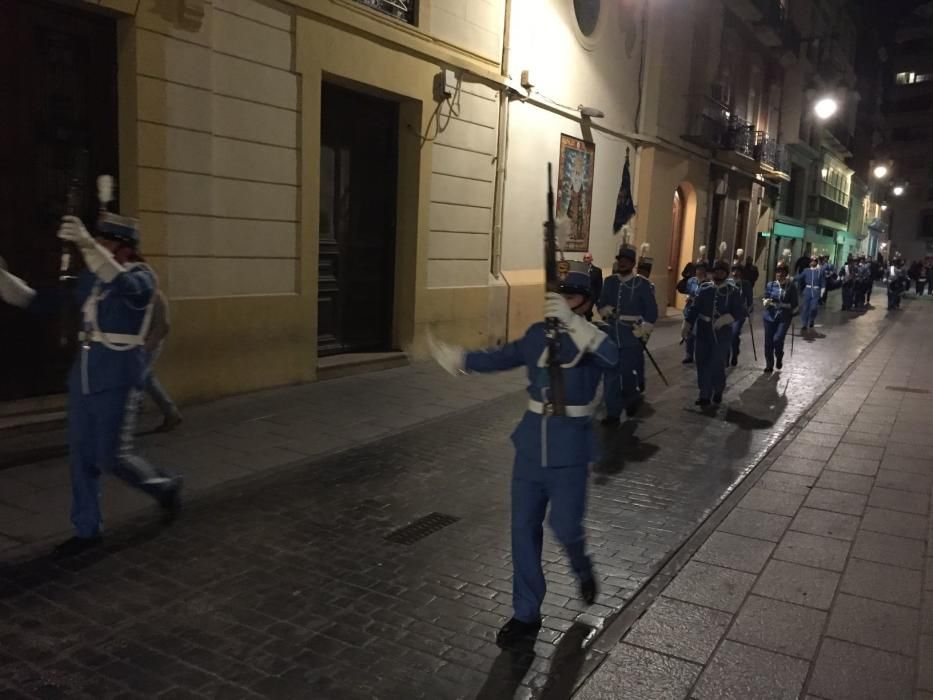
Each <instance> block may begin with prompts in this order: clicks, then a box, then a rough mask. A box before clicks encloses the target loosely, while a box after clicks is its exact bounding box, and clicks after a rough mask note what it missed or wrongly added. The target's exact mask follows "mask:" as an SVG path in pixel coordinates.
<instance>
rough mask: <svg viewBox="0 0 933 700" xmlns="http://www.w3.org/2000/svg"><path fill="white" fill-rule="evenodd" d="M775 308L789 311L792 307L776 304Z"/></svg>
mask: <svg viewBox="0 0 933 700" xmlns="http://www.w3.org/2000/svg"><path fill="white" fill-rule="evenodd" d="M775 306H776V307H778V308H779V309H789V308H791V305H790V304H775Z"/></svg>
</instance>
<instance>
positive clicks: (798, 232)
mask: <svg viewBox="0 0 933 700" xmlns="http://www.w3.org/2000/svg"><path fill="white" fill-rule="evenodd" d="M803 233H804V228H803V226H795V225H794V224H785V223H784V222H783V221H775V222H774V235H775V236H778V237H780V238H803Z"/></svg>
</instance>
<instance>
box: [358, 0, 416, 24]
mask: <svg viewBox="0 0 933 700" xmlns="http://www.w3.org/2000/svg"><path fill="white" fill-rule="evenodd" d="M355 2H358V3H359V4H361V5H366V7H371V8H372V9H374V10H376V11H377V12H381V13H383V14H385V15H389V16H390V17H394V18H395V19H399V20H401V21H403V22H407V23H408V24H417V23H418V16H417V7H416V5H417V0H355Z"/></svg>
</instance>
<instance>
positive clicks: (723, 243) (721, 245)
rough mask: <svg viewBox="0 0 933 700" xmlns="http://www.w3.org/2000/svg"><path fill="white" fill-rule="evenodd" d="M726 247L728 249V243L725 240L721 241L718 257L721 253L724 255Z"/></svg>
mask: <svg viewBox="0 0 933 700" xmlns="http://www.w3.org/2000/svg"><path fill="white" fill-rule="evenodd" d="M728 249H729V245H728V244H727V243H726V242H725V241H723V242H722V243H720V244H719V257H722V256H723V255H725V254H726V250H728Z"/></svg>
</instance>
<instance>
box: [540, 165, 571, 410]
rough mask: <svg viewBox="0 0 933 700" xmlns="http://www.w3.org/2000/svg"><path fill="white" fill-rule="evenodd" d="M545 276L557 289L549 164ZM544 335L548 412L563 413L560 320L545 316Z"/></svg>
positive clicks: (555, 232) (555, 247)
mask: <svg viewBox="0 0 933 700" xmlns="http://www.w3.org/2000/svg"><path fill="white" fill-rule="evenodd" d="M544 278H545V284H546V288H547V291H549V292H559V291H560V279H559V277H558V275H557V224H556V222H555V220H554V188H553V186H552V183H551V164H550V163H548V166H547V222H546V223H545V224H544ZM545 324H546V329H547V330H546V335H547V366H548V378H549V379H550V391H549V392H548V398H549V399H550V400H549V401H548V402H546V404H547V405H549V406H550V412H551V414H552V415H555V416H563V415H564V413H565V410H564V407H565V406H566V402H565V400H564V374H563V370H562V369H561V366H560V321H558V320H557V319H556V318H547V319H545Z"/></svg>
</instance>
